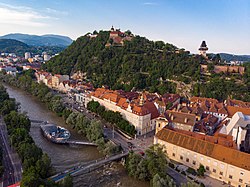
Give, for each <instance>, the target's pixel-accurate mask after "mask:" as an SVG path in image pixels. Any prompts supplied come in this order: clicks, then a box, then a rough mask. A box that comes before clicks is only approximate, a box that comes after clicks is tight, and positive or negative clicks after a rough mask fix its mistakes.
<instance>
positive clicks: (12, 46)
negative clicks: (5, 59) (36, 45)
mask: <svg viewBox="0 0 250 187" xmlns="http://www.w3.org/2000/svg"><path fill="white" fill-rule="evenodd" d="M30 50H31V47H30V46H28V45H27V44H25V43H23V42H20V41H17V40H12V39H0V52H5V53H25V52H26V51H30Z"/></svg>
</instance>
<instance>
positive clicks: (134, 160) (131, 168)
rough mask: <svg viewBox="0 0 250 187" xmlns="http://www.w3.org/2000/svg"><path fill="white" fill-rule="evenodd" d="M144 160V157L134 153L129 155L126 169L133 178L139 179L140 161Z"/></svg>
mask: <svg viewBox="0 0 250 187" xmlns="http://www.w3.org/2000/svg"><path fill="white" fill-rule="evenodd" d="M141 160H142V157H141V156H140V155H138V154H135V153H134V152H131V153H129V155H128V159H127V163H126V168H127V171H128V174H129V176H133V177H135V178H137V177H138V176H137V175H136V174H137V167H138V164H139V163H140V161H141Z"/></svg>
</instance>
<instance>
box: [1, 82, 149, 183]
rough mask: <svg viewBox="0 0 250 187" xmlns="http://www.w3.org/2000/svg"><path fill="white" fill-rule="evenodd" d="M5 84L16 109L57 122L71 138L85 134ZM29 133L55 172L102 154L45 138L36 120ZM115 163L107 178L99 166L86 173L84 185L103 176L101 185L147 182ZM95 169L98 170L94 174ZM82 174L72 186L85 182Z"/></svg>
mask: <svg viewBox="0 0 250 187" xmlns="http://www.w3.org/2000/svg"><path fill="white" fill-rule="evenodd" d="M5 86H6V88H7V91H8V93H9V95H10V97H12V98H15V99H16V101H17V102H19V103H20V106H21V108H20V111H22V112H26V113H27V115H28V116H29V117H30V119H43V120H44V121H49V122H51V123H55V124H58V125H60V126H63V127H65V128H67V129H69V130H70V132H71V139H72V140H83V141H84V140H86V138H85V137H83V136H82V135H80V134H78V133H77V132H76V130H75V129H72V128H70V127H69V126H68V125H67V124H66V123H65V122H64V120H63V119H62V118H61V117H58V116H57V115H56V114H55V113H53V112H51V111H49V110H48V108H47V106H46V105H45V104H44V103H42V102H40V101H39V99H37V98H36V97H34V96H32V95H31V94H29V93H27V92H25V91H22V90H20V89H18V88H15V87H11V86H8V85H5ZM30 134H31V136H32V137H33V139H34V141H35V143H36V145H38V146H39V147H40V148H41V149H42V150H43V151H44V152H46V153H47V154H48V155H49V157H50V158H51V162H52V166H53V167H54V168H55V169H56V171H57V172H61V171H64V170H66V169H68V168H71V167H74V166H76V165H79V164H80V163H86V162H89V161H91V160H96V159H98V158H101V157H102V155H101V154H100V153H99V152H98V150H97V149H96V148H95V147H91V146H68V145H57V144H54V143H51V142H49V141H48V140H47V139H45V138H44V137H43V136H42V133H41V132H40V127H39V124H36V123H31V129H30ZM117 165H118V166H119V167H116V169H117V170H116V169H112V168H111V170H112V171H113V170H114V171H115V172H114V173H113V174H112V175H111V176H110V177H109V180H104V179H105V178H106V177H105V176H106V175H105V174H102V170H103V169H102V168H100V169H98V170H96V171H94V172H91V173H89V174H87V176H88V177H90V178H91V180H90V183H89V184H88V185H87V186H96V184H98V181H99V180H104V182H103V185H104V186H105V185H106V186H109V183H110V181H118V182H119V181H124V182H122V184H127V183H128V182H129V185H124V187H125V186H131V187H133V186H135V187H144V186H145V187H148V186H149V182H142V181H138V180H136V179H133V178H131V177H129V176H128V175H127V173H126V171H125V169H124V167H123V166H122V165H121V164H119V163H117ZM96 172H97V173H99V174H98V175H97V174H96ZM84 176H85V175H83V176H77V177H74V178H73V180H74V186H79V187H80V186H84V184H85V183H86V180H85V178H84ZM102 176H103V177H104V179H102ZM91 181H92V182H91ZM105 181H106V182H105ZM112 184H114V186H116V184H115V183H113V182H112Z"/></svg>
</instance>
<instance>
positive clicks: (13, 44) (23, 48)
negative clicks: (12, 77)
mask: <svg viewBox="0 0 250 187" xmlns="http://www.w3.org/2000/svg"><path fill="white" fill-rule="evenodd" d="M64 49H65V47H59V46H38V47H36V46H29V45H27V44H25V43H23V42H20V41H18V40H13V39H0V52H4V53H15V54H17V55H19V56H24V53H25V52H27V51H28V52H31V53H33V54H42V52H44V51H46V52H47V53H48V54H57V53H60V52H61V51H63V50H64Z"/></svg>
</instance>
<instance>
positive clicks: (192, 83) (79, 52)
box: [43, 31, 250, 101]
mask: <svg viewBox="0 0 250 187" xmlns="http://www.w3.org/2000/svg"><path fill="white" fill-rule="evenodd" d="M119 41H120V40H119ZM107 43H114V40H113V41H112V40H111V38H110V32H109V31H100V32H99V33H98V35H97V37H91V35H85V36H82V37H79V38H78V39H77V40H76V41H74V42H73V43H72V44H71V45H70V46H69V47H68V48H66V49H65V50H64V51H63V52H62V53H61V54H60V55H58V56H56V57H54V58H52V59H51V60H50V61H49V62H47V63H46V64H43V69H44V70H46V71H49V72H52V73H59V74H68V75H70V74H73V73H75V72H78V71H80V72H82V73H83V74H84V75H85V79H87V80H90V81H91V82H92V83H93V84H94V86H95V87H101V86H103V85H106V86H109V87H110V88H111V89H124V90H126V91H130V90H132V89H137V90H148V91H150V92H158V93H160V94H164V93H166V92H171V93H174V92H178V93H181V92H182V89H180V88H181V87H179V86H178V85H183V86H184V87H187V88H188V89H187V90H188V91H189V92H190V93H192V95H195V96H203V97H213V98H217V99H219V100H223V99H226V98H227V97H231V98H235V99H242V100H246V101H248V100H249V101H250V86H249V85H250V83H249V82H250V81H249V78H248V77H249V76H250V67H247V68H246V71H245V72H246V73H245V75H244V76H243V77H242V76H239V75H232V76H231V75H226V74H224V75H221V74H219V75H216V74H214V75H212V76H208V77H204V76H203V75H201V73H200V62H201V61H204V60H206V59H204V58H203V57H201V56H199V55H191V54H190V53H189V52H188V51H185V50H184V49H178V48H177V47H176V46H174V45H172V44H169V43H164V42H162V41H150V40H148V39H147V38H145V37H140V36H135V37H133V38H132V40H131V41H124V44H122V46H116V45H107ZM105 46H106V47H105ZM107 46H108V47H107ZM228 76H231V77H228ZM176 85H177V88H178V89H176ZM185 85H186V86H185ZM183 86H182V87H183Z"/></svg>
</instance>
